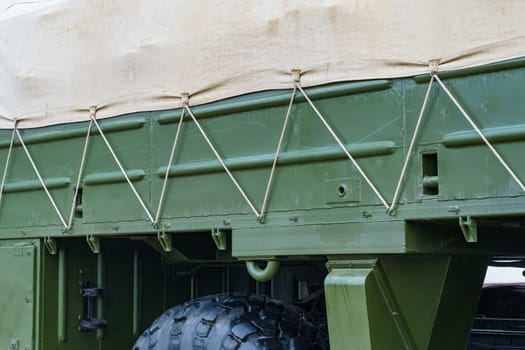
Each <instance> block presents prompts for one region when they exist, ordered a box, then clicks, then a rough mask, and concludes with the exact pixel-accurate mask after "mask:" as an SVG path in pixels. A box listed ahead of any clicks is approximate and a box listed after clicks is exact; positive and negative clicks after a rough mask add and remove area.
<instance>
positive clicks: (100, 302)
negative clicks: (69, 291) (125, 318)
mask: <svg viewBox="0 0 525 350" xmlns="http://www.w3.org/2000/svg"><path fill="white" fill-rule="evenodd" d="M104 268H105V266H104V255H103V254H102V251H100V252H99V253H98V254H97V287H98V288H102V289H103V288H104ZM97 318H98V319H101V320H103V319H104V298H103V297H102V298H100V297H99V298H97ZM103 336H104V330H103V329H97V339H98V340H99V341H100V340H102V337H103Z"/></svg>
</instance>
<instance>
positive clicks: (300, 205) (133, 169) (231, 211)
mask: <svg viewBox="0 0 525 350" xmlns="http://www.w3.org/2000/svg"><path fill="white" fill-rule="evenodd" d="M442 77H443V79H444V83H445V84H446V85H447V86H448V87H449V88H450V90H451V91H452V93H453V94H454V95H455V96H456V97H457V98H458V100H459V101H460V103H461V104H462V105H463V106H464V108H465V109H466V110H467V112H468V113H470V114H471V115H472V116H473V118H474V119H475V121H476V123H477V124H478V125H479V126H480V128H481V129H482V130H483V132H484V133H485V134H486V135H487V137H488V138H489V140H490V141H491V142H492V143H493V145H494V147H495V148H496V149H497V150H498V152H500V153H501V156H502V157H503V158H504V159H505V160H506V161H507V162H508V163H509V165H510V166H511V167H512V169H513V170H514V172H515V173H517V174H518V175H519V176H521V174H523V173H525V163H524V162H522V161H521V154H520V150H521V149H522V148H523V146H525V122H524V120H523V116H522V111H523V110H525V99H523V98H521V97H520V96H521V95H520V92H521V90H522V86H523V82H524V81H525V68H524V60H523V59H522V60H516V61H512V62H508V63H506V64H499V65H497V67H496V66H487V67H482V68H479V69H477V70H469V71H464V72H459V73H456V74H455V75H451V74H448V73H444V74H443V75H442ZM425 79H426V77H416V78H403V79H395V80H373V81H363V82H350V83H349V82H343V83H337V84H331V85H327V86H320V87H314V88H309V89H307V90H306V91H307V93H308V94H309V96H310V97H311V99H312V100H313V101H314V103H315V105H316V107H317V108H318V109H319V111H320V112H321V113H322V114H323V115H324V116H325V117H326V119H327V122H328V123H329V124H330V125H331V127H332V128H333V129H334V130H335V132H336V134H337V135H339V137H340V138H341V140H342V143H344V144H345V145H346V148H347V149H348V151H349V152H350V153H351V154H352V155H353V156H354V157H355V159H356V161H357V163H358V164H359V165H360V166H361V167H362V169H363V171H364V172H365V173H366V174H367V176H368V177H369V178H370V181H371V182H372V183H373V184H374V185H375V186H376V187H377V189H378V190H379V192H380V193H381V194H382V195H383V196H384V198H385V199H386V200H387V201H388V202H390V201H391V200H392V197H393V195H394V190H395V187H396V183H397V180H398V178H399V175H400V172H401V167H402V164H403V160H404V159H405V157H406V156H407V152H408V145H409V143H410V140H411V138H412V134H413V132H414V128H415V124H416V120H417V117H418V115H419V111H420V108H421V105H422V102H423V97H424V94H425V91H426V88H427V84H426V83H427V81H428V80H425ZM290 93H291V91H290V90H283V91H266V92H259V93H254V94H249V95H246V96H239V97H235V98H232V99H228V100H224V101H218V102H215V103H211V104H208V105H205V106H195V107H192V111H193V113H194V114H195V116H196V118H197V119H198V121H199V123H200V125H201V126H202V128H203V130H204V131H205V133H206V134H207V135H208V137H209V139H210V140H211V142H212V143H213V144H214V145H215V147H216V149H217V151H218V152H219V154H220V155H221V158H222V159H223V160H224V162H225V164H226V165H228V167H229V168H230V170H231V171H232V173H233V176H235V178H236V179H237V180H238V182H239V184H240V186H242V188H243V189H244V190H245V192H246V195H247V196H248V197H249V198H250V200H251V201H252V202H253V204H254V206H255V208H256V209H257V210H260V209H261V206H262V202H263V198H264V194H265V190H266V184H267V181H268V177H269V175H270V169H271V167H272V162H273V157H274V154H275V151H276V146H277V143H278V140H279V135H280V133H281V130H282V125H283V121H284V116H285V114H286V111H287V105H288V101H289V99H290ZM291 113H292V114H291V119H290V124H289V125H288V127H287V129H286V132H285V134H284V142H283V146H282V149H281V153H280V157H279V161H278V163H277V167H276V171H275V174H274V175H275V176H274V181H273V186H272V188H271V191H270V194H269V201H268V212H267V215H266V216H265V219H264V220H260V221H259V220H257V217H256V215H255V214H254V213H253V212H252V210H251V209H250V207H249V206H248V204H247V203H246V201H245V200H244V199H243V197H242V196H241V194H240V193H239V191H238V190H237V189H236V188H235V186H234V184H233V183H232V181H231V179H230V178H228V176H227V174H226V173H225V171H224V169H223V168H222V166H221V164H220V163H219V162H218V160H217V159H216V158H215V156H214V154H213V152H212V151H211V149H210V147H209V146H208V145H207V144H206V142H205V140H204V138H203V136H202V135H201V134H200V132H199V130H198V128H197V126H196V124H195V123H194V122H193V121H192V120H191V119H190V118H189V117H187V118H186V119H185V120H184V122H183V125H182V130H181V136H180V139H179V144H178V146H177V151H176V153H175V157H174V161H173V164H172V166H171V168H170V169H169V173H168V174H169V178H168V183H167V187H166V192H165V195H166V196H165V201H164V204H163V208H162V211H161V213H160V220H159V223H158V225H155V226H153V225H152V223H151V222H150V221H149V220H148V216H147V215H146V214H145V212H144V210H143V209H142V208H141V205H140V204H139V202H138V200H137V199H136V198H135V196H134V194H133V192H132V190H131V188H130V186H129V185H128V184H127V183H126V180H125V178H124V176H123V175H122V174H121V173H120V172H119V168H118V166H117V164H116V163H115V161H114V159H113V158H112V156H111V154H110V152H109V150H108V149H107V147H106V145H105V144H104V142H103V140H102V138H101V136H100V135H99V134H98V132H95V131H93V132H92V134H91V138H90V142H89V147H88V151H87V157H86V161H85V167H84V173H83V175H82V177H81V187H82V188H81V189H82V191H81V195H80V197H79V198H78V200H77V203H75V215H74V220H73V226H72V228H71V230H69V231H67V232H65V231H64V227H63V225H61V223H60V220H59V217H58V215H57V213H55V211H54V209H53V207H52V205H51V203H50V201H49V199H48V198H47V196H46V195H45V193H44V191H43V190H42V188H41V186H40V184H39V182H38V180H37V178H36V175H35V173H34V171H33V169H32V167H31V166H30V163H29V160H28V159H27V156H26V155H25V154H24V152H23V149H22V148H21V147H20V145H19V142H16V143H15V147H14V149H13V153H12V157H11V162H10V164H9V167H8V169H7V170H8V171H7V178H6V187H5V193H4V194H3V196H2V200H1V202H0V238H5V239H9V238H23V237H45V236H52V237H84V236H86V235H99V236H103V235H107V236H115V235H143V234H148V235H156V234H157V233H158V231H166V232H168V233H184V232H195V231H199V232H205V231H208V232H210V231H211V230H212V229H223V230H228V231H232V240H233V251H234V255H235V256H242V257H249V256H252V257H263V256H265V255H269V254H283V255H304V254H319V255H333V254H356V253H363V254H368V253H411V252H422V251H425V252H436V251H440V249H442V247H447V249H448V248H450V249H452V250H457V249H463V245H462V243H461V242H457V241H455V240H452V241H449V240H448V238H446V237H444V236H443V234H442V233H439V232H440V230H432V231H433V232H437V233H436V234H438V235H440V236H439V238H434V237H433V238H428V237H429V236H428V235H426V231H425V229H419V230H416V229H412V230H410V231H409V230H407V227H409V226H410V224H411V223H413V222H423V221H425V222H428V221H431V222H432V223H433V224H437V223H445V224H446V225H447V229H446V230H441V232H444V231H447V232H448V231H450V230H449V227H452V226H454V228H453V231H451V232H454V234H456V233H458V234H459V235H461V231H460V230H459V226H458V222H459V219H460V218H466V217H472V218H475V219H479V220H478V222H479V231H480V232H481V233H482V232H489V231H490V229H491V227H492V226H491V225H493V223H494V222H495V221H499V222H501V223H502V226H504V227H512V228H515V227H522V223H521V222H522V221H523V219H522V218H523V217H524V216H525V210H524V209H523V208H525V195H524V193H523V192H522V191H521V189H520V188H519V186H518V185H517V184H516V183H515V182H514V181H513V180H512V178H511V177H510V176H509V174H508V173H507V172H506V171H505V170H504V169H503V167H502V166H501V164H499V163H498V161H497V160H496V159H495V157H494V156H493V155H492V154H491V153H490V152H489V151H488V149H487V147H486V146H485V145H483V144H482V143H481V142H480V140H479V138H478V137H477V135H476V134H475V133H474V132H473V130H472V128H471V127H470V125H469V124H468V123H467V121H466V120H465V118H463V116H462V115H461V114H460V112H459V111H458V110H457V108H456V107H455V106H454V105H453V104H452V102H451V101H450V99H449V98H448V97H447V96H446V95H445V93H444V91H443V89H442V88H440V87H439V86H437V84H435V85H434V87H433V89H432V92H431V94H430V97H429V103H428V108H427V111H426V113H425V115H424V119H423V123H422V127H421V131H420V133H419V135H418V137H417V139H416V144H415V148H414V151H413V154H412V158H411V161H410V162H409V164H408V170H407V173H406V177H405V180H404V181H403V185H402V186H401V195H400V198H399V205H398V206H397V210H396V211H395V213H394V214H393V215H389V214H388V213H387V211H386V208H385V207H384V206H383V205H382V204H381V201H380V200H379V199H378V197H377V196H376V195H375V194H374V193H373V191H372V190H371V189H370V187H369V185H368V184H367V182H366V181H365V179H364V178H363V177H362V176H361V175H360V173H359V172H358V171H357V169H356V167H355V166H354V165H352V163H351V162H350V161H349V159H348V158H347V157H346V155H345V154H344V153H343V151H342V150H341V149H340V148H339V146H338V144H337V143H336V141H335V140H334V138H333V137H332V135H331V134H330V133H329V132H328V130H327V129H326V128H325V127H324V126H323V124H322V122H321V121H320V120H319V118H318V117H317V115H316V113H315V112H314V110H313V109H312V108H311V106H310V105H309V104H308V103H307V102H306V101H305V99H304V98H303V97H302V96H301V95H300V94H298V95H297V97H296V101H295V103H294V105H293V107H292V109H291ZM179 116H180V110H178V109H176V110H169V111H159V112H141V113H134V114H129V115H124V116H119V117H115V118H110V119H105V120H101V121H100V125H101V127H102V129H103V130H104V133H105V134H106V136H107V138H108V140H109V143H110V144H111V145H112V147H113V149H114V151H115V154H116V155H117V157H118V158H119V159H120V161H121V163H122V165H123V167H124V168H125V169H126V173H127V175H128V176H129V178H130V180H131V182H132V183H133V185H134V187H135V188H136V190H137V193H138V194H139V195H140V197H141V198H142V200H143V201H144V203H145V206H146V207H147V209H148V210H149V212H150V213H151V214H152V215H153V216H154V215H155V213H156V211H157V208H158V205H159V197H160V194H161V192H162V188H163V176H164V174H165V171H166V167H167V165H168V159H169V155H170V152H171V147H172V143H173V139H174V136H175V133H176V130H177V127H178V120H179ZM86 117H87V116H86ZM87 125H88V124H87V123H78V124H72V125H57V126H49V127H45V128H38V129H27V130H22V131H21V134H22V137H23V138H24V140H25V142H26V144H27V145H28V148H29V152H30V153H31V155H32V157H33V159H34V161H35V164H36V166H37V168H38V169H39V170H40V173H41V174H42V176H43V178H44V180H45V182H46V184H47V185H48V187H49V189H50V193H51V195H52V196H53V198H54V201H55V202H56V205H57V207H58V209H59V211H60V212H61V215H62V216H63V217H64V218H65V219H66V220H67V218H68V217H69V213H70V209H71V207H72V197H73V193H74V189H75V184H76V179H77V177H78V171H79V168H80V160H81V155H82V148H83V145H84V138H85V135H86V132H87ZM10 136H11V131H10V130H2V131H0V165H5V163H6V159H7V150H8V148H9V140H10ZM523 180H525V179H522V181H523ZM341 188H344V189H345V190H344V191H343V192H344V193H340V190H341ZM484 230H485V231H484ZM487 230H488V231H487ZM490 232H492V231H490ZM302 236H304V239H302V240H301V239H299V237H302ZM260 237H275V239H274V240H273V239H267V240H264V239H262V238H260ZM459 237H460V238H461V237H462V236H459ZM428 240H430V241H432V242H433V243H432V244H427V241H428ZM277 242H278V243H277ZM298 242H299V243H298ZM447 242H454V244H448V243H447ZM254 243H256V244H257V246H254ZM442 243H444V244H442ZM456 243H457V245H456ZM517 246H518V245H514V244H513V245H512V246H511V245H510V244H509V245H507V247H512V248H515V247H517Z"/></svg>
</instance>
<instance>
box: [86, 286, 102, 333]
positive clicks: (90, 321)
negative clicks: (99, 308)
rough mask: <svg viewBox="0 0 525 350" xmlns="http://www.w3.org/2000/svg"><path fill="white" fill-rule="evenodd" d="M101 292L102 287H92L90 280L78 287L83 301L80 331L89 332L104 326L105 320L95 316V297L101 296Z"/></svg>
mask: <svg viewBox="0 0 525 350" xmlns="http://www.w3.org/2000/svg"><path fill="white" fill-rule="evenodd" d="M103 293H104V289H103V288H96V287H93V286H92V283H90V282H84V283H83V284H82V286H81V288H80V296H81V297H82V299H83V303H82V316H81V318H80V326H79V330H80V331H81V332H91V331H95V330H97V329H103V328H104V327H106V325H107V321H106V320H103V319H100V318H97V317H96V316H95V315H96V312H95V310H96V304H97V299H98V298H102V296H103Z"/></svg>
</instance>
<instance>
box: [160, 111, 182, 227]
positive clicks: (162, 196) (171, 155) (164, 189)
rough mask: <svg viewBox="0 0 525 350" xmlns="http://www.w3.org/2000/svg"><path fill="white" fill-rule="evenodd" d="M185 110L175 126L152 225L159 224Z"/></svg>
mask: <svg viewBox="0 0 525 350" xmlns="http://www.w3.org/2000/svg"><path fill="white" fill-rule="evenodd" d="M185 110H186V109H185V108H182V110H181V113H180V120H179V125H178V126H177V132H176V133H175V139H174V140H173V146H172V147H171V153H170V159H169V162H168V166H167V167H166V174H164V181H163V183H162V191H161V192H160V199H159V206H158V208H157V214H156V215H155V221H154V222H153V225H156V224H157V223H158V222H159V218H160V212H161V211H162V204H163V203H164V196H165V195H166V187H167V184H168V177H169V174H170V168H171V164H172V163H173V157H174V156H175V149H176V148H177V142H178V140H179V135H180V131H181V129H182V122H183V120H184V111H185Z"/></svg>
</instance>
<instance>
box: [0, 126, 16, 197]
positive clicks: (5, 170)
mask: <svg viewBox="0 0 525 350" xmlns="http://www.w3.org/2000/svg"><path fill="white" fill-rule="evenodd" d="M17 123H18V120H16V119H15V121H14V124H15V125H14V127H13V131H12V132H11V141H10V142H9V150H8V151H7V158H6V160H5V167H4V174H3V175H2V184H1V185H0V203H2V197H3V195H4V186H5V179H6V177H7V169H8V168H9V162H10V160H11V153H12V151H13V145H14V143H15V130H16V124H17Z"/></svg>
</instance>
